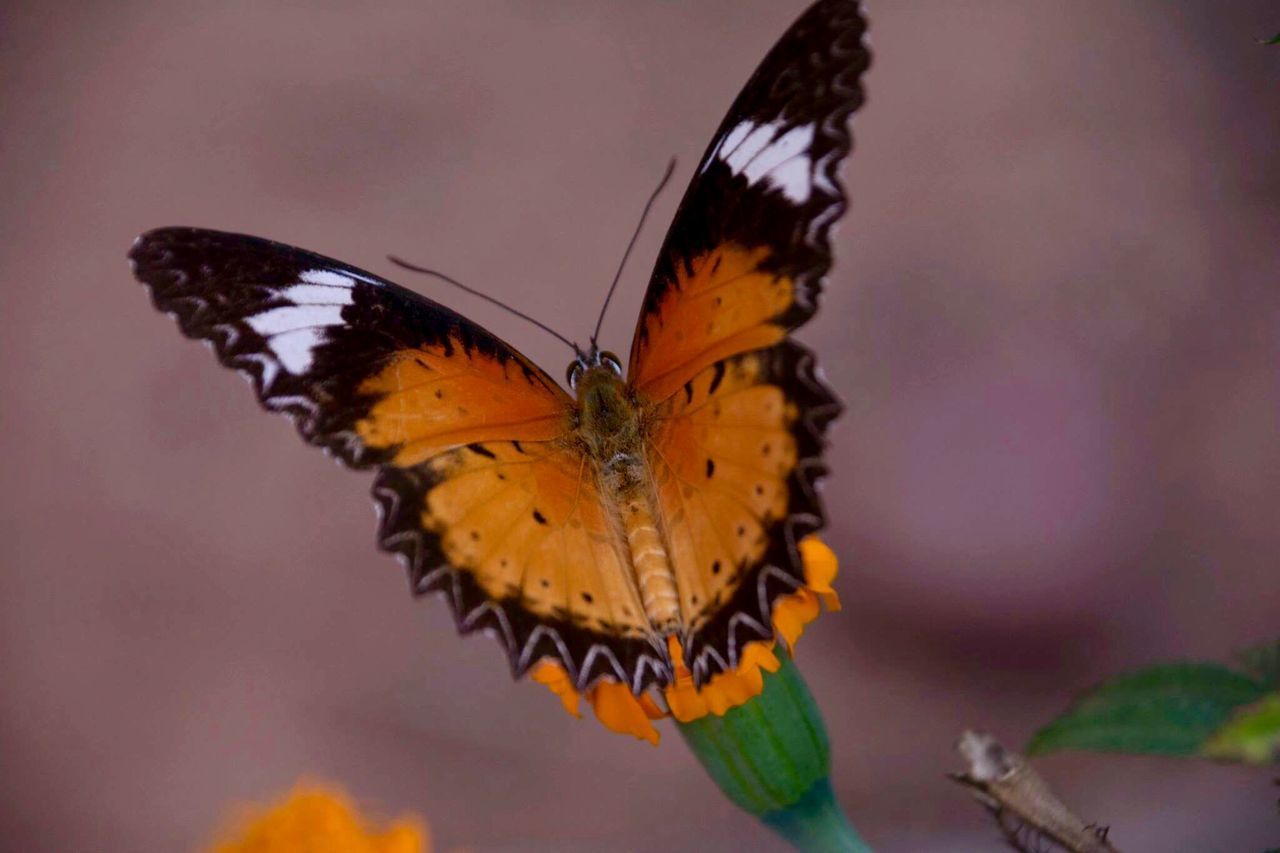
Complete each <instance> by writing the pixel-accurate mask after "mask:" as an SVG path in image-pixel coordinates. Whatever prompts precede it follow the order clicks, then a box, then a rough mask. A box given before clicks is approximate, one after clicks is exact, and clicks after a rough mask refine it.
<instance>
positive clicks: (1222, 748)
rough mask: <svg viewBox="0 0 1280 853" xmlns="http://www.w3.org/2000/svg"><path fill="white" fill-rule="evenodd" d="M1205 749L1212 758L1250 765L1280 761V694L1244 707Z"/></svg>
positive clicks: (1205, 745) (1211, 739)
mask: <svg viewBox="0 0 1280 853" xmlns="http://www.w3.org/2000/svg"><path fill="white" fill-rule="evenodd" d="M1201 751H1202V752H1203V753H1204V754H1205V755H1207V756H1209V757H1210V758H1220V759H1224V760H1227V761H1243V762H1245V763H1246V764H1271V763H1275V762H1280V693H1272V694H1270V695H1269V696H1267V697H1266V698H1264V699H1262V700H1261V701H1259V702H1254V703H1253V704H1252V705H1245V706H1244V707H1243V708H1240V709H1239V710H1238V711H1236V714H1235V716H1233V717H1232V718H1231V720H1230V721H1229V722H1228V723H1227V724H1226V725H1224V726H1223V727H1222V728H1220V729H1218V731H1216V732H1214V734H1213V736H1212V737H1211V738H1209V740H1208V741H1206V742H1205V744H1204V747H1203V749H1202V750H1201Z"/></svg>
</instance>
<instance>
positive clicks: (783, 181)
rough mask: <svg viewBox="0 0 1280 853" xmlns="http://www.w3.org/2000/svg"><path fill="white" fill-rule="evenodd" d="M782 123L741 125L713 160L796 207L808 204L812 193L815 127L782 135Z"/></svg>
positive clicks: (742, 122)
mask: <svg viewBox="0 0 1280 853" xmlns="http://www.w3.org/2000/svg"><path fill="white" fill-rule="evenodd" d="M782 126H783V123H782V120H781V119H779V120H777V121H772V122H769V123H768V124H756V123H755V122H753V121H749V120H747V121H741V122H739V123H738V125H737V126H736V127H734V129H733V130H731V131H729V132H728V133H727V134H725V136H724V139H722V140H721V141H720V144H719V145H717V146H716V149H715V151H714V152H713V153H712V155H711V158H710V159H708V161H707V163H706V164H705V165H704V166H703V168H704V169H705V168H706V167H707V166H709V165H710V164H711V160H716V159H718V160H722V161H724V164H725V165H726V166H728V167H729V170H730V171H731V172H733V174H735V175H744V176H745V177H746V179H747V181H748V182H749V183H751V184H755V183H757V182H759V181H761V180H763V181H764V182H765V183H766V184H768V185H769V186H771V187H773V188H774V189H776V190H779V191H780V192H781V193H782V194H783V195H785V196H786V197H787V198H789V199H791V200H792V201H794V202H796V203H797V204H803V203H804V202H806V201H808V200H809V196H810V195H811V194H812V192H813V162H812V161H811V160H810V159H809V147H810V146H811V145H812V144H813V131H814V125H813V124H802V125H799V126H798V127H793V128H791V129H790V130H788V131H786V132H785V133H782V134H781V135H779V131H781V130H782Z"/></svg>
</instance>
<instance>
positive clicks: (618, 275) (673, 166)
mask: <svg viewBox="0 0 1280 853" xmlns="http://www.w3.org/2000/svg"><path fill="white" fill-rule="evenodd" d="M675 170H676V158H675V157H672V158H671V162H669V163H667V171H666V172H665V173H664V174H663V175H662V180H660V181H658V187H657V189H655V190H654V191H653V193H652V194H650V196H649V200H648V201H646V202H645V203H644V211H643V212H642V213H641V214H640V221H639V222H638V223H636V230H635V233H634V234H632V235H631V242H630V243H628V244H627V250H626V251H625V252H623V253H622V263H620V264H618V272H617V273H615V274H614V276H613V284H611V285H609V294H608V295H607V296H605V298H604V305H603V306H602V307H601V308H600V316H599V318H597V319H596V330H595V331H594V332H592V333H591V345H592V346H593V347H594V346H595V345H596V338H598V337H600V327H601V326H602V325H604V312H606V311H608V310H609V303H610V302H611V301H613V292H614V291H615V290H617V289H618V281H619V280H621V278H622V270H623V269H624V268H625V267H626V265H627V258H628V257H630V255H631V249H632V248H633V247H634V246H635V244H636V240H637V239H639V237H640V229H641V228H644V221H645V219H646V218H647V217H648V216H649V209H650V208H652V207H653V203H654V202H655V201H657V200H658V195H659V194H660V193H661V192H662V190H663V188H664V187H666V185H667V181H669V180H671V173H672V172H674V171H675Z"/></svg>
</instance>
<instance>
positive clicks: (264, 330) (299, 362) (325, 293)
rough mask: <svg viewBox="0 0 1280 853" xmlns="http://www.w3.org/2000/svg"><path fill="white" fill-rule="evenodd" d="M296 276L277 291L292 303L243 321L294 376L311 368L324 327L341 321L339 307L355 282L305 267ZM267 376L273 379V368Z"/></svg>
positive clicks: (348, 299)
mask: <svg viewBox="0 0 1280 853" xmlns="http://www.w3.org/2000/svg"><path fill="white" fill-rule="evenodd" d="M298 278H299V279H300V280H301V282H300V283H299V284H295V285H291V286H289V287H286V288H284V289H283V290H281V291H280V296H281V297H283V298H284V299H286V300H288V301H289V302H291V303H293V304H291V305H282V306H280V307H278V308H272V309H271V310H270V311H263V312H262V313H261V314H255V315H253V316H251V317H246V318H245V320H244V321H245V323H247V324H248V325H249V327H250V328H251V329H253V330H254V331H255V332H257V333H258V334H260V335H262V336H263V337H265V338H266V339H267V346H268V347H270V348H271V352H272V353H274V354H275V357H276V358H277V359H279V361H280V366H281V367H283V368H284V369H285V370H287V371H289V372H290V373H292V374H294V375H295V376H300V375H302V374H303V373H306V372H307V371H308V370H310V369H311V365H312V363H313V361H314V357H313V356H314V353H315V349H316V347H318V346H320V345H321V344H323V343H324V342H325V340H326V338H327V336H326V335H325V330H326V329H327V328H329V327H332V326H341V325H342V324H343V319H342V309H343V307H344V306H347V305H350V304H351V302H352V295H353V288H354V287H355V283H356V280H355V279H354V278H352V277H351V276H348V275H344V274H342V273H339V272H335V271H334V270H326V269H315V270H307V271H306V272H304V273H302V274H301V275H299V276H298ZM266 378H267V374H265V373H264V379H266ZM270 378H272V379H274V378H275V376H274V371H272V373H271V375H270ZM265 384H268V385H269V384H270V383H269V382H266V383H265Z"/></svg>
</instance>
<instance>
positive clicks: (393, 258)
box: [387, 255, 582, 355]
mask: <svg viewBox="0 0 1280 853" xmlns="http://www.w3.org/2000/svg"><path fill="white" fill-rule="evenodd" d="M387 260H389V261H391V263H393V264H395V265H396V266H398V267H403V268H404V269H407V270H412V271H413V272H420V273H423V274H424V275H429V276H434V277H435V278H438V279H440V280H441V281H444V282H448V283H449V284H452V285H453V286H454V287H456V288H458V289H459V290H461V291H464V292H466V293H470V294H471V295H472V296H478V297H480V298H481V299H483V300H484V301H485V302H489V303H492V304H494V305H497V306H498V307H499V308H501V309H502V310H504V311H509V312H511V313H512V314H515V315H516V316H517V317H519V318H520V319H521V320H527V321H529V322H530V323H532V324H533V325H535V326H537V327H538V328H539V329H541V330H542V331H544V332H546V333H547V334H549V335H552V336H554V337H555V338H557V339H559V340H561V341H563V342H564V343H565V344H566V345H567V346H568V347H569V348H570V349H572V350H573V351H574V353H576V354H577V355H582V348H581V347H579V346H578V345H577V344H575V343H574V342H573V341H571V340H569V339H568V338H566V337H565V336H564V335H562V334H560V333H559V332H557V331H556V330H555V329H553V328H551V327H550V326H548V325H547V324H546V323H543V322H540V321H538V320H535V319H534V318H532V317H530V316H529V315H528V314H526V313H524V312H523V311H520V310H519V309H516V308H512V307H511V306H510V305H508V304H507V303H505V302H503V301H502V300H500V299H495V298H494V297H492V296H490V295H489V294H487V293H481V292H480V291H478V290H476V289H475V288H474V287H467V286H466V285H465V284H463V283H462V282H460V281H458V280H457V279H455V278H451V277H450V276H447V275H445V274H444V273H442V272H440V271H439V270H429V269H427V268H426V267H420V266H418V265H417V264H411V263H409V262H408V261H405V260H401V259H400V258H397V257H396V256H395V255H387Z"/></svg>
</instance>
